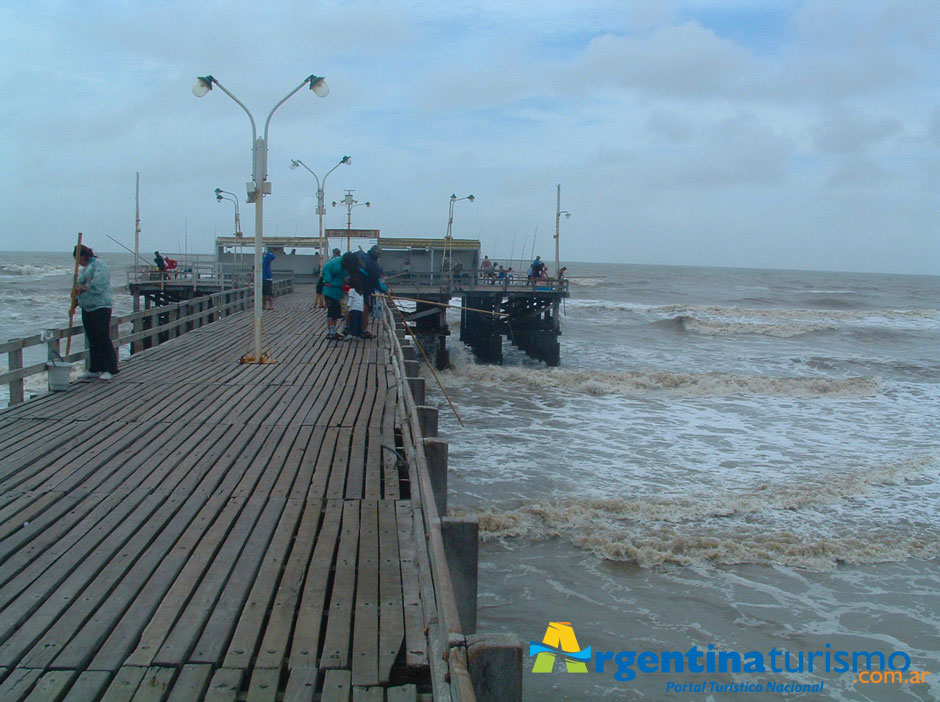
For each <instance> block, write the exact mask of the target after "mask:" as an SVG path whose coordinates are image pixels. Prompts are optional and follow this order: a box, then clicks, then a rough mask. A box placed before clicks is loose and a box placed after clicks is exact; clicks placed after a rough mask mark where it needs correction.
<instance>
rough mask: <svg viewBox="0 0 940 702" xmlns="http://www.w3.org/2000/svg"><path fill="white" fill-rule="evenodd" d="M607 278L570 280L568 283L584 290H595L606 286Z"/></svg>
mask: <svg viewBox="0 0 940 702" xmlns="http://www.w3.org/2000/svg"><path fill="white" fill-rule="evenodd" d="M606 282H607V279H606V278H568V283H569V284H571V285H577V286H579V287H582V288H595V287H597V286H598V285H604V284H605V283H606Z"/></svg>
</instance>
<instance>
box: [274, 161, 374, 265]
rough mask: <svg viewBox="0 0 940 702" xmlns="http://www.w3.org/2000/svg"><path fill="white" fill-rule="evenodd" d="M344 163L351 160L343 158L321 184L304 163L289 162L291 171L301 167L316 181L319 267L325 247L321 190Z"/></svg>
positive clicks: (323, 205)
mask: <svg viewBox="0 0 940 702" xmlns="http://www.w3.org/2000/svg"><path fill="white" fill-rule="evenodd" d="M344 163H345V164H349V163H352V159H351V158H349V156H343V158H341V159H340V161H339V163H337V164H336V165H335V166H333V167H332V168H331V169H330V170H328V171H327V172H326V175H325V176H323V182H322V183H321V182H320V179H319V178H317V174H316V173H314V172H313V171H311V170H310V167H309V166H308V165H307V164H306V163H304V162H303V161H301V160H300V159H291V162H290V168H291V170H294V169H295V168H297V166H303V167H304V168H306V169H307V170H308V171H309V172H310V175H312V176H313V177H314V178H316V181H317V214H318V215H319V216H320V225H319V229H318V230H317V231H318V232H319V233H318V234H317V251H318V252H319V254H320V266H321V267H322V266H323V263H324V261H326V247H324V246H323V215H325V214H326V204H325V203H324V202H323V190H324V188H326V179H327V178H328V177H329V175H330V173H332V172H333V171H335V170H336V169H337V168H339V167H340V166H342V165H343V164H344ZM333 204H334V205H335V204H336V203H333ZM366 204H367V205H368V204H369V203H366Z"/></svg>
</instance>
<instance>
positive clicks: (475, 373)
mask: <svg viewBox="0 0 940 702" xmlns="http://www.w3.org/2000/svg"><path fill="white" fill-rule="evenodd" d="M442 377H443V378H444V379H445V382H448V379H451V380H450V382H453V380H454V379H463V380H469V381H473V382H480V383H484V384H486V385H495V386H499V387H503V388H505V387H506V386H507V385H517V386H522V387H525V388H530V389H536V390H545V391H548V390H564V391H568V392H574V393H581V394H587V395H595V396H599V395H612V394H620V395H628V396H636V395H650V394H665V395H669V396H678V397H712V396H725V395H738V394H747V395H770V396H778V397H806V398H809V397H860V396H868V395H874V394H876V393H878V392H879V390H880V388H881V381H880V379H878V378H876V377H870V378H868V377H852V378H823V377H782V378H776V377H770V376H749V375H734V374H730V373H716V372H713V373H682V372H668V371H600V370H571V369H566V368H548V369H546V368H529V367H524V366H488V365H476V364H472V363H468V364H461V365H458V366H456V367H455V368H454V369H453V370H452V371H451V372H449V373H445V374H443V375H442Z"/></svg>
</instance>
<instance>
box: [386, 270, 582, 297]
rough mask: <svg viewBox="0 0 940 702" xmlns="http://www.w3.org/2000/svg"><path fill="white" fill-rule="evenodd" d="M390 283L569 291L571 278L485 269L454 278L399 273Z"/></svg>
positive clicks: (455, 288) (457, 288)
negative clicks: (505, 273)
mask: <svg viewBox="0 0 940 702" xmlns="http://www.w3.org/2000/svg"><path fill="white" fill-rule="evenodd" d="M386 282H387V283H388V284H389V285H390V286H392V287H402V288H409V287H418V288H427V287H433V288H440V287H441V284H442V283H443V284H445V285H446V284H450V288H451V290H452V291H454V292H466V291H474V290H479V291H488V292H492V291H494V290H500V289H502V290H506V291H508V290H513V291H531V292H557V293H567V292H568V279H567V278H564V277H562V278H526V277H525V276H524V275H521V276H520V275H515V276H513V277H512V278H510V277H508V276H506V277H503V278H499V277H497V274H496V273H493V274H491V275H486V272H485V271H479V270H470V271H461V272H459V273H458V272H456V271H455V272H454V274H453V278H451V277H450V276H449V275H448V274H447V273H444V274H441V273H440V272H433V273H416V272H399V273H392V274H391V275H389V276H387V278H386Z"/></svg>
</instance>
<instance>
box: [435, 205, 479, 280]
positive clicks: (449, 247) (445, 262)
mask: <svg viewBox="0 0 940 702" xmlns="http://www.w3.org/2000/svg"><path fill="white" fill-rule="evenodd" d="M461 200H469V201H470V202H473V200H474V197H473V195H467V196H466V197H457V196H456V195H451V196H450V209H449V210H448V212H447V235H446V236H445V237H444V256H443V258H442V259H441V288H442V289H443V287H444V269H445V268H446V269H447V272H448V277H447V289H448V290H450V288H451V283H453V279H454V274H453V269H454V266H453V262H452V261H451V259H452V258H453V248H454V243H453V242H454V236H453V234H454V205H455V204H456V203H458V202H460V201H461Z"/></svg>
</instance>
